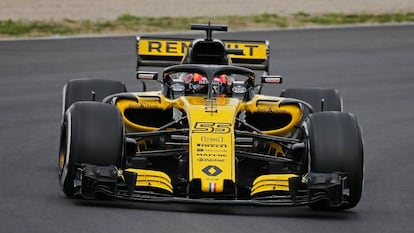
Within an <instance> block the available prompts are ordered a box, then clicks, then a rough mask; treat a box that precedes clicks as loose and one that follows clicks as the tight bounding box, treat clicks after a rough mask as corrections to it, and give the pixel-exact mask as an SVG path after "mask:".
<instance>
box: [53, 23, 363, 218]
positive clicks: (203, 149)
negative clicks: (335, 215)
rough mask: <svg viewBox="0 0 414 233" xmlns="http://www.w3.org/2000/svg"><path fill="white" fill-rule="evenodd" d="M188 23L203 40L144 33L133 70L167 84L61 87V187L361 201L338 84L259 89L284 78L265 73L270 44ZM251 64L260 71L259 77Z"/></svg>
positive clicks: (357, 143)
mask: <svg viewBox="0 0 414 233" xmlns="http://www.w3.org/2000/svg"><path fill="white" fill-rule="evenodd" d="M192 29H195V30H205V31H206V37H205V38H203V39H195V40H187V39H168V38H155V37H137V76H136V77H137V78H138V79H139V80H141V81H143V82H144V84H145V83H148V82H150V81H146V80H152V82H156V81H158V82H161V83H162V88H161V90H160V91H145V90H144V91H142V92H134V93H132V92H127V91H126V88H125V86H124V85H123V84H122V83H120V82H119V81H110V80H98V79H82V80H72V81H70V82H68V83H67V84H66V85H65V87H64V89H63V98H64V99H63V118H62V127H61V139H60V154H59V181H60V185H61V188H62V190H63V192H64V193H65V194H66V195H67V196H69V197H74V198H83V199H97V198H105V199H107V198H110V199H111V198H114V199H122V200H131V201H143V202H177V203H187V202H190V203H203V204H205V203H215V204H222V205H226V204H227V205H233V204H234V205H258V206H261V205H264V206H299V205H309V206H310V207H311V208H315V209H330V210H332V209H335V210H341V209H349V208H353V207H355V206H356V205H357V204H358V202H359V200H360V198H361V192H362V185H363V141H362V135H361V130H360V127H359V125H358V123H357V120H356V118H355V116H354V115H353V114H351V113H347V112H342V99H341V97H340V95H339V94H338V91H337V90H334V89H318V88H311V89H309V88H293V89H285V90H283V91H282V93H281V96H267V95H263V94H261V87H262V86H263V85H265V84H278V83H281V82H282V77H280V76H275V75H269V74H268V70H269V57H268V54H269V45H268V44H269V43H268V42H267V41H237V40H234V41H222V40H218V39H213V38H212V32H213V31H227V27H226V26H220V25H210V24H209V25H192ZM142 66H153V67H154V66H155V67H157V66H158V67H165V68H164V70H163V71H162V72H161V73H157V72H147V71H141V67H142ZM253 70H256V72H257V70H258V71H259V72H260V71H264V73H263V75H262V76H261V77H260V79H259V81H257V82H255V81H256V79H255V72H253ZM159 75H160V76H161V77H159ZM159 79H161V80H162V81H160V80H159ZM256 83H257V84H256ZM144 87H145V85H144Z"/></svg>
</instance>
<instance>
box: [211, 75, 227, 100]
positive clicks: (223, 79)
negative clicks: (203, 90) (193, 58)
mask: <svg viewBox="0 0 414 233" xmlns="http://www.w3.org/2000/svg"><path fill="white" fill-rule="evenodd" d="M227 80H228V77H227V75H225V74H221V75H218V76H215V77H214V78H213V82H212V89H213V93H214V94H216V95H223V94H226V93H225V91H226V87H227Z"/></svg>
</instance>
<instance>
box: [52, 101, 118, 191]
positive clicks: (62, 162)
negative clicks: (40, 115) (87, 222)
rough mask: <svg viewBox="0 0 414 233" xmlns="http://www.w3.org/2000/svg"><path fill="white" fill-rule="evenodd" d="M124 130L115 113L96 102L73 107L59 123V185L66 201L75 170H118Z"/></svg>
mask: <svg viewBox="0 0 414 233" xmlns="http://www.w3.org/2000/svg"><path fill="white" fill-rule="evenodd" d="M124 140H125V134H124V126H123V121H122V116H121V114H120V113H119V111H118V109H117V108H116V107H115V106H113V105H110V104H104V103H99V102H86V101H85V102H79V103H74V104H73V105H71V107H70V108H69V109H68V110H67V111H66V113H65V116H64V120H63V123H62V130H61V138H60V148H59V151H60V152H59V183H60V186H61V188H62V190H63V192H64V193H65V194H66V195H67V196H68V197H71V198H72V197H73V196H74V191H75V190H74V178H75V171H76V169H77V166H78V165H79V164H82V163H88V164H92V165H100V166H108V165H115V166H116V167H118V168H121V167H122V161H123V149H124Z"/></svg>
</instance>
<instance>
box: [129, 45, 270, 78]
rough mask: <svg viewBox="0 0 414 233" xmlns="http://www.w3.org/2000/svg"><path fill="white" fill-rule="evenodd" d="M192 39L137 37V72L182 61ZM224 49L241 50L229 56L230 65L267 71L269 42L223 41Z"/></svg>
mask: <svg viewBox="0 0 414 233" xmlns="http://www.w3.org/2000/svg"><path fill="white" fill-rule="evenodd" d="M192 41H193V39H177V38H158V37H137V38H136V42H137V47H136V52H137V71H138V70H139V68H140V67H141V66H152V67H167V66H171V65H178V64H180V63H181V62H182V61H183V58H184V56H185V55H186V52H187V49H188V48H189V47H190V46H191V43H192ZM223 43H224V44H225V46H226V48H230V49H242V50H243V54H229V57H230V59H231V64H232V65H235V66H242V67H246V68H249V69H253V70H263V71H266V72H268V71H269V42H268V41H242V40H223Z"/></svg>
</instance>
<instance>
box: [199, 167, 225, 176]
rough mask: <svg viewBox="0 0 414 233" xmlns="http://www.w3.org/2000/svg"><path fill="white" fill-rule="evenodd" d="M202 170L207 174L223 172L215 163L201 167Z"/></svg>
mask: <svg viewBox="0 0 414 233" xmlns="http://www.w3.org/2000/svg"><path fill="white" fill-rule="evenodd" d="M202 171H203V172H204V174H206V175H208V176H218V175H220V174H221V173H222V172H223V170H221V169H220V168H219V167H217V166H215V165H208V166H207V167H205V168H203V170H202Z"/></svg>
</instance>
